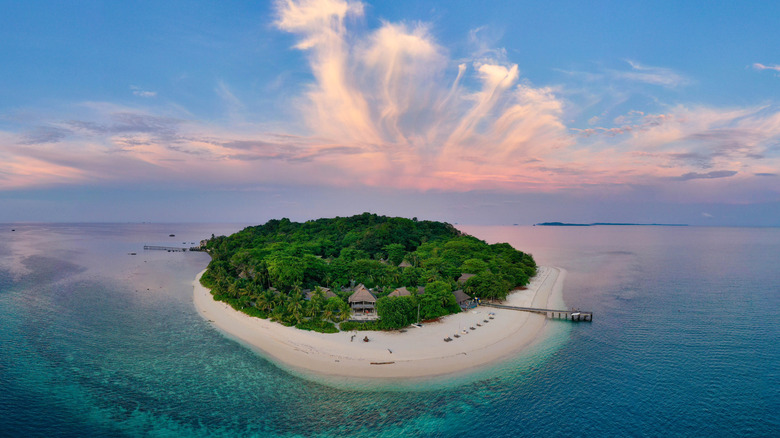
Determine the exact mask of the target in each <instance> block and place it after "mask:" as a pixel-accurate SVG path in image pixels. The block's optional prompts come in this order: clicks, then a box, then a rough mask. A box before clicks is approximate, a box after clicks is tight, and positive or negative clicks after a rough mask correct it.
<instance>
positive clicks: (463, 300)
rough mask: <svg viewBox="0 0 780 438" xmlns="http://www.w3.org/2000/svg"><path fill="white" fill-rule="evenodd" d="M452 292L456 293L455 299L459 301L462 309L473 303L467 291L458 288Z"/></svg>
mask: <svg viewBox="0 0 780 438" xmlns="http://www.w3.org/2000/svg"><path fill="white" fill-rule="evenodd" d="M452 294H453V295H455V301H457V303H458V305H459V306H460V308H461V309H466V308H468V307H469V306H470V305H471V297H470V296H468V295H466V292H463V291H462V290H460V289H458V290H456V291H454V292H452Z"/></svg>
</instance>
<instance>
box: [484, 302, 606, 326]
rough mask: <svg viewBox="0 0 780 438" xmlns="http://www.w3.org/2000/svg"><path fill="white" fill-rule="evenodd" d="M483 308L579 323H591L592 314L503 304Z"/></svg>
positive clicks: (487, 304) (486, 305)
mask: <svg viewBox="0 0 780 438" xmlns="http://www.w3.org/2000/svg"><path fill="white" fill-rule="evenodd" d="M482 305H483V306H485V307H495V308H497V309H509V310H519V311H521V312H533V313H538V314H540V315H544V316H546V317H547V318H550V319H566V320H569V321H574V322H580V321H587V322H593V312H583V311H582V310H578V309H572V310H553V309H537V308H535V307H516V306H506V305H503V304H492V303H482Z"/></svg>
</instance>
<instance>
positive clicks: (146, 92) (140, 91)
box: [130, 85, 157, 98]
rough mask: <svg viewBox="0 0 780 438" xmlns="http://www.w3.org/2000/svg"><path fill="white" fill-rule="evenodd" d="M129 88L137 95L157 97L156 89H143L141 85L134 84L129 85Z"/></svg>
mask: <svg viewBox="0 0 780 438" xmlns="http://www.w3.org/2000/svg"><path fill="white" fill-rule="evenodd" d="M130 90H132V92H133V94H134V95H136V96H138V97H146V98H152V97H157V92H156V91H149V90H144V89H142V88H141V87H138V86H136V85H131V86H130Z"/></svg>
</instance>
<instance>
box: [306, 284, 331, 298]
mask: <svg viewBox="0 0 780 438" xmlns="http://www.w3.org/2000/svg"><path fill="white" fill-rule="evenodd" d="M320 290H321V291H322V292H323V293H324V294H325V299H326V300H327V299H328V298H334V297H335V298H338V297H339V296H338V295H336V294H335V293H333V291H332V290H330V288H327V287H321V288H320ZM314 292H316V289H315V290H313V291H306V299H307V300H309V301H311V299H312V297H313V296H314Z"/></svg>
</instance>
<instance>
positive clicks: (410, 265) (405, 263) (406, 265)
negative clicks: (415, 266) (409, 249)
mask: <svg viewBox="0 0 780 438" xmlns="http://www.w3.org/2000/svg"><path fill="white" fill-rule="evenodd" d="M398 267H399V268H411V267H412V264H411V263H409V262H407V261H406V260H404V261H402V262H401V264H399V265H398Z"/></svg>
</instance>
